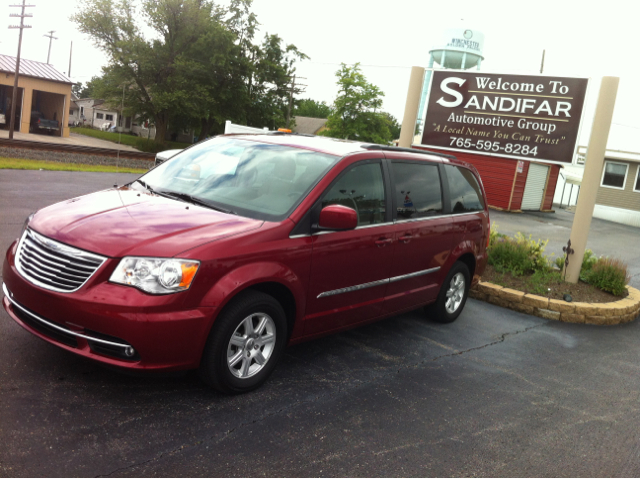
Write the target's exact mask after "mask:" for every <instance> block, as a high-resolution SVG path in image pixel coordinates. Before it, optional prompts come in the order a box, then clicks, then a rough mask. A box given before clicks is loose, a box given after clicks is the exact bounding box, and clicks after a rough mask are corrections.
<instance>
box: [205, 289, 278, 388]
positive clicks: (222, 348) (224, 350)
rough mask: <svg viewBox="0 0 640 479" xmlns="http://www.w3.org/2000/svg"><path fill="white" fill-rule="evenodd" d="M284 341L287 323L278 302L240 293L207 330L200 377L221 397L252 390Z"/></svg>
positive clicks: (266, 374) (265, 375)
mask: <svg viewBox="0 0 640 479" xmlns="http://www.w3.org/2000/svg"><path fill="white" fill-rule="evenodd" d="M286 338H287V321H286V316H285V313H284V310H283V309H282V306H281V305H280V303H278V301H276V300H275V299H274V298H273V297H272V296H269V295H268V294H265V293H261V292H259V291H246V292H242V293H240V294H239V295H238V296H237V297H236V298H234V299H233V300H232V301H231V302H230V303H229V304H228V305H227V306H226V307H225V308H224V310H223V311H222V312H221V313H220V316H219V317H218V318H217V319H216V321H215V323H214V324H213V328H211V332H210V333H209V338H208V339H207V344H206V346H205V348H204V352H203V353H202V359H201V360H200V370H199V373H200V378H201V379H202V381H203V382H204V383H205V384H207V385H208V386H211V387H213V388H214V389H217V390H218V391H220V392H222V393H225V394H240V393H245V392H248V391H251V390H253V389H256V388H258V387H259V386H261V385H262V384H263V383H264V382H265V381H266V380H267V378H268V377H269V376H270V375H271V373H272V372H273V370H274V369H275V367H276V364H277V363H278V361H279V359H280V357H281V356H282V352H283V350H284V347H285V344H286ZM261 363H262V364H261Z"/></svg>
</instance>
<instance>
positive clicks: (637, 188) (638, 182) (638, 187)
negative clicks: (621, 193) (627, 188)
mask: <svg viewBox="0 0 640 479" xmlns="http://www.w3.org/2000/svg"><path fill="white" fill-rule="evenodd" d="M633 191H640V164H639V165H638V169H637V170H636V185H635V187H634V188H633Z"/></svg>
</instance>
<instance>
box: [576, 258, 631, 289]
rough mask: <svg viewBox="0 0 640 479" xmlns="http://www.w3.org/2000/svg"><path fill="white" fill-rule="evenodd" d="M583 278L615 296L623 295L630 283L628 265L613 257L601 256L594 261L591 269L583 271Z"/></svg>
mask: <svg viewBox="0 0 640 479" xmlns="http://www.w3.org/2000/svg"><path fill="white" fill-rule="evenodd" d="M582 273H583V274H582V276H583V280H584V281H585V282H587V283H589V284H591V285H593V286H595V287H596V288H599V289H601V290H603V291H607V292H609V293H611V294H614V295H615V296H622V295H623V294H624V293H625V291H626V288H625V286H626V285H627V283H629V279H630V276H629V272H628V271H627V265H626V264H625V263H624V262H623V261H621V260H619V259H612V258H599V259H597V260H596V261H594V262H593V264H592V265H591V267H590V268H589V270H587V271H586V272H585V271H584V270H583V272H582Z"/></svg>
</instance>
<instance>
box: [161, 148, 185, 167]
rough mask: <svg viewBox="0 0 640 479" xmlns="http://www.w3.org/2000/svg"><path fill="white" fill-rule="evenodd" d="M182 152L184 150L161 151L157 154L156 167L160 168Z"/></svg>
mask: <svg viewBox="0 0 640 479" xmlns="http://www.w3.org/2000/svg"><path fill="white" fill-rule="evenodd" d="M181 151H182V150H165V151H161V152H159V153H156V162H155V165H156V166H158V165H159V164H160V163H164V162H165V161H167V160H168V159H169V158H173V157H174V156H176V155H177V154H178V153H180V152H181Z"/></svg>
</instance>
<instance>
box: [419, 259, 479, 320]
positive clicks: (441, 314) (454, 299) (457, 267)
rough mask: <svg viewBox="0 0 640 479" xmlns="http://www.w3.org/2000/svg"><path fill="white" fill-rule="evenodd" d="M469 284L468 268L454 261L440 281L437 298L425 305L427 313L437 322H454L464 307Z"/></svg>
mask: <svg viewBox="0 0 640 479" xmlns="http://www.w3.org/2000/svg"><path fill="white" fill-rule="evenodd" d="M470 285H471V275H470V274H469V268H467V265H466V264H464V263H462V262H460V261H458V262H456V263H455V264H454V265H453V266H452V268H451V270H449V274H447V278H446V279H445V280H444V283H442V287H441V288H440V292H439V293H438V299H437V300H436V302H435V303H433V304H431V305H429V306H428V307H427V311H426V312H427V314H428V315H429V316H430V317H431V318H433V320H434V321H437V322H439V323H452V322H454V321H455V320H456V319H458V316H460V313H462V310H463V309H464V305H465V304H466V302H467V298H468V296H469V287H470Z"/></svg>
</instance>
